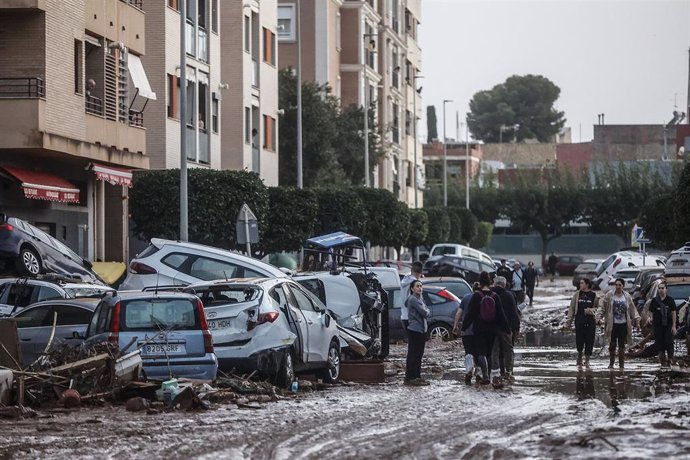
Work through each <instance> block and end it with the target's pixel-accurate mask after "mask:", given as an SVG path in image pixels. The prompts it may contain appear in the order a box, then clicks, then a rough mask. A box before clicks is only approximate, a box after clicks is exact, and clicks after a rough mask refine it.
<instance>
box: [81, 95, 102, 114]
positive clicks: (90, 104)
mask: <svg viewBox="0 0 690 460" xmlns="http://www.w3.org/2000/svg"><path fill="white" fill-rule="evenodd" d="M85 109H86V113H90V114H91V115H98V116H101V117H102V116H103V99H101V98H100V97H96V96H91V95H88V94H87V95H86V100H85Z"/></svg>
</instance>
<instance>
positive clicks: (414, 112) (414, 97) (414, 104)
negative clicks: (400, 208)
mask: <svg viewBox="0 0 690 460" xmlns="http://www.w3.org/2000/svg"><path fill="white" fill-rule="evenodd" d="M418 78H424V76H423V75H415V76H414V77H412V87H413V88H414V90H415V92H414V94H413V95H412V116H413V117H414V127H413V130H414V174H413V176H412V185H413V187H414V208H415V209H417V207H418V205H419V203H418V197H417V195H418V192H419V190H418V189H417V94H422V88H421V86H420V87H419V88H417V84H416V83H415V81H416V80H417V79H418Z"/></svg>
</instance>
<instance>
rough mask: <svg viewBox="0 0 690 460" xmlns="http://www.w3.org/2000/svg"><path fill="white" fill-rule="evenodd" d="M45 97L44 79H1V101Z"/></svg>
mask: <svg viewBox="0 0 690 460" xmlns="http://www.w3.org/2000/svg"><path fill="white" fill-rule="evenodd" d="M38 97H45V86H44V84H43V79H41V78H38V77H18V78H0V99H33V98H38Z"/></svg>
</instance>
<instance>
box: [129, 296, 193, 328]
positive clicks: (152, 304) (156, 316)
mask: <svg viewBox="0 0 690 460" xmlns="http://www.w3.org/2000/svg"><path fill="white" fill-rule="evenodd" d="M120 308H121V315H122V316H121V319H120V324H121V327H122V330H143V329H146V330H154V331H158V330H165V329H170V328H174V329H194V328H195V327H197V326H198V320H199V319H198V313H197V310H196V305H195V304H194V302H192V301H191V300H190V299H134V300H129V301H126V302H122V303H121V304H120Z"/></svg>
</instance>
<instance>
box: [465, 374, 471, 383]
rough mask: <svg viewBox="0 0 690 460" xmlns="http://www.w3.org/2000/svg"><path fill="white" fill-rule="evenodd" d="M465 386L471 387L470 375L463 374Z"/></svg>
mask: <svg viewBox="0 0 690 460" xmlns="http://www.w3.org/2000/svg"><path fill="white" fill-rule="evenodd" d="M465 385H472V373H471V372H468V373H467V374H465Z"/></svg>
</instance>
